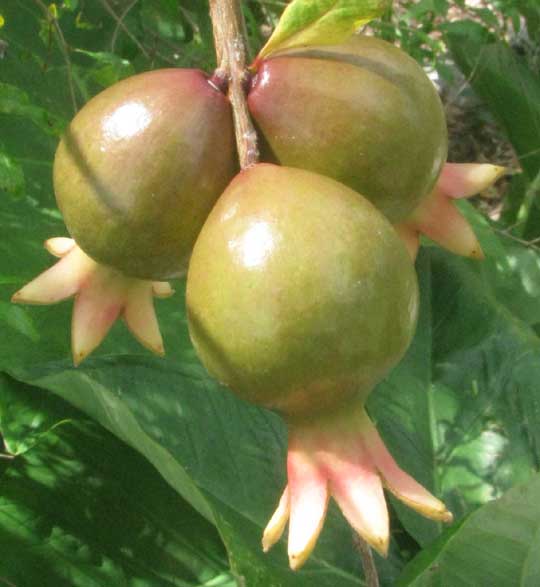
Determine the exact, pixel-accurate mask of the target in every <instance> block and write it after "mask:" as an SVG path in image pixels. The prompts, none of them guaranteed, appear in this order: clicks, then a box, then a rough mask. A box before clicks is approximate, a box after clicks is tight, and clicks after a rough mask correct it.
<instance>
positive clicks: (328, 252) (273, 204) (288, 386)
mask: <svg viewBox="0 0 540 587" xmlns="http://www.w3.org/2000/svg"><path fill="white" fill-rule="evenodd" d="M186 295H187V298H186V299H187V310H188V321H189V328H190V334H191V338H192V341H193V343H194V346H195V348H196V350H197V352H198V355H199V357H200V358H201V360H202V362H203V363H204V365H205V366H206V367H207V369H208V371H209V372H210V373H211V374H212V375H213V376H214V377H216V378H217V379H218V380H219V381H220V382H222V383H223V384H225V385H226V386H227V387H229V388H230V389H231V390H232V391H233V392H234V393H236V394H237V395H239V396H240V397H241V398H243V399H246V400H248V401H250V402H253V403H256V404H259V405H262V406H265V407H268V408H273V409H277V410H279V411H280V412H281V413H282V414H283V415H284V417H285V419H286V420H287V423H288V425H289V456H288V478H289V483H288V487H287V488H286V490H285V492H284V494H283V497H282V499H281V502H280V505H279V507H278V510H277V511H276V514H275V515H274V516H273V517H272V519H271V521H270V523H269V525H268V527H267V529H266V531H265V535H264V538H263V545H264V548H265V549H268V548H269V547H270V546H271V545H272V544H273V543H275V542H276V541H277V540H278V539H279V536H280V535H281V532H282V531H283V528H284V526H285V524H286V522H287V520H288V519H289V518H290V521H289V557H290V562H291V566H292V567H293V568H298V567H299V566H300V565H301V564H302V563H303V562H304V561H305V560H306V558H307V556H308V555H309V553H310V551H311V549H312V548H313V546H314V544H315V541H316V539H317V535H318V533H319V532H320V530H321V527H322V523H323V520H324V515H325V512H326V505H327V501H328V496H329V494H330V493H331V494H332V495H333V497H334V498H335V499H336V501H337V502H338V504H339V505H340V507H341V509H342V511H343V513H344V514H345V516H346V517H347V519H348V520H349V522H350V523H351V525H352V526H353V527H354V528H355V530H357V531H358V532H359V533H360V534H362V536H364V538H365V539H366V540H367V541H368V542H369V543H370V544H371V545H372V546H374V547H375V548H377V549H378V550H379V551H380V552H382V553H385V552H386V549H387V547H388V536H389V531H388V514H387V510H386V502H385V500H384V496H383V492H382V482H381V475H382V476H383V477H384V479H385V483H386V485H387V486H388V487H389V488H390V490H391V491H393V492H394V493H395V494H396V495H397V496H398V497H400V498H401V499H402V500H403V501H405V502H406V503H407V504H409V505H411V506H412V507H415V508H416V509H417V510H419V511H421V512H422V513H424V514H426V515H428V516H430V517H434V518H437V519H449V516H450V514H449V513H448V512H447V510H446V508H445V507H444V505H443V504H442V503H441V502H439V501H438V500H437V499H436V498H434V497H433V496H431V495H430V494H429V493H428V492H427V491H426V490H425V489H423V488H422V487H421V486H419V485H418V484H417V483H416V482H415V481H414V480H413V479H412V478H410V477H409V476H408V475H406V473H404V472H403V471H401V469H399V467H397V465H396V464H395V462H394V461H393V459H392V457H391V456H390V455H389V453H388V451H387V450H386V448H385V447H384V444H383V443H382V440H381V439H380V437H379V436H378V434H377V431H376V429H375V427H374V426H373V424H372V423H371V421H370V420H369V418H368V416H367V414H366V413H365V410H364V403H365V400H366V398H367V396H368V394H369V393H370V391H371V390H372V389H373V387H374V386H375V385H376V384H377V383H378V382H379V381H380V380H381V379H382V378H383V377H384V376H385V375H386V374H387V373H388V372H389V370H390V369H391V368H392V367H393V366H394V365H395V364H396V363H397V362H398V361H399V360H400V358H401V357H402V355H403V354H404V352H405V351H406V349H407V347H408V345H409V343H410V341H411V338H412V335H413V332H414V329H415V324H416V317H417V306H418V288H417V281H416V275H415V272H414V268H413V264H412V262H411V259H410V257H409V255H408V253H407V250H406V248H405V246H404V245H403V243H402V242H401V240H400V239H399V237H398V236H397V234H396V232H395V231H394V229H393V227H392V226H391V224H390V223H389V222H388V220H387V219H386V218H385V217H384V216H383V215H382V214H381V213H380V212H379V211H378V210H377V209H376V208H375V207H374V206H373V205H372V204H371V203H370V202H369V201H368V200H366V199H365V198H363V197H362V196H360V195H359V194H357V193H356V192H354V191H353V190H351V189H349V188H347V187H346V186H344V185H342V184H340V183H338V182H336V181H334V180H332V179H329V178H327V177H324V176H321V175H318V174H315V173H312V172H309V171H305V170H300V169H293V168H287V167H279V166H276V165H270V164H260V165H257V166H254V167H252V168H249V169H247V170H245V171H242V172H241V173H240V174H239V175H238V176H237V177H236V178H235V179H234V180H233V181H232V183H231V184H230V185H229V186H228V188H227V189H226V191H225V192H224V194H223V195H222V196H221V198H220V199H219V200H218V202H217V204H216V206H215V207H214V209H213V210H212V212H211V213H210V215H209V216H208V219H207V221H206V223H205V225H204V227H203V229H202V231H201V233H200V235H199V238H198V239H197V242H196V244H195V247H194V250H193V255H192V258H191V261H190V266H189V271H188V281H187V294H186Z"/></svg>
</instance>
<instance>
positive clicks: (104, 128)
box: [54, 69, 237, 279]
mask: <svg viewBox="0 0 540 587" xmlns="http://www.w3.org/2000/svg"><path fill="white" fill-rule="evenodd" d="M236 170H237V160H236V151H235V146H234V130H233V123H232V112H231V107H230V104H229V102H228V100H227V98H226V96H225V95H224V94H222V93H221V92H219V91H218V90H217V89H216V88H214V87H213V86H212V85H211V84H210V83H209V82H208V80H207V78H206V76H205V74H204V73H203V72H201V71H198V70H190V69H163V70H156V71H151V72H147V73H143V74H140V75H136V76H133V77H131V78H128V79H125V80H123V81H121V82H119V83H117V84H115V85H114V86H111V87H110V88H107V89H106V90H105V91H103V92H101V93H100V94H98V95H97V96H96V97H94V98H93V99H92V100H90V101H89V102H88V103H87V104H86V105H85V106H84V108H82V110H81V111H80V112H79V113H78V114H77V115H76V116H75V118H74V119H73V121H72V122H71V124H70V125H69V127H68V129H67V131H66V132H65V134H64V136H63V138H62V140H61V143H60V145H59V147H58V150H57V152H56V157H55V161H54V188H55V193H56V198H57V202H58V205H59V207H60V210H61V212H62V214H63V216H64V220H65V222H66V226H67V228H68V230H69V232H70V234H71V235H72V236H73V238H74V239H75V240H76V241H77V243H78V244H79V246H80V247H81V248H82V249H83V250H84V251H85V252H86V253H87V254H88V255H89V256H90V257H92V258H93V259H94V260H95V261H98V262H99V263H102V264H105V265H110V266H112V267H115V268H116V269H119V270H121V271H122V272H124V273H125V274H126V275H129V276H131V277H137V278H141V279H166V278H169V277H174V276H177V275H179V274H181V273H182V272H184V271H185V267H186V264H187V260H188V257H189V255H190V253H191V249H192V246H193V244H194V242H195V239H196V237H197V234H198V233H199V230H200V229H201V227H202V225H203V223H204V220H205V219H206V216H207V215H208V213H209V212H210V210H211V208H212V206H213V205H214V203H215V201H216V200H217V198H218V197H219V195H220V194H221V192H222V191H223V189H224V188H225V186H226V185H227V184H228V183H229V181H230V180H231V178H232V177H233V176H234V174H235V173H236Z"/></svg>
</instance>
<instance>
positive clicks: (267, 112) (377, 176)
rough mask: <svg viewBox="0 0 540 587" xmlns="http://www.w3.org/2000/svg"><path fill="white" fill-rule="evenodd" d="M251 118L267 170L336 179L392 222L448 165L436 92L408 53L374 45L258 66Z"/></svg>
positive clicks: (368, 40)
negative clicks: (286, 168) (275, 165)
mask: <svg viewBox="0 0 540 587" xmlns="http://www.w3.org/2000/svg"><path fill="white" fill-rule="evenodd" d="M249 108H250V111H251V113H252V115H253V117H254V119H255V122H256V124H257V125H258V127H259V130H260V131H261V134H262V135H263V139H264V140H263V157H264V158H265V160H267V161H272V162H279V163H281V164H282V165H290V166H292V167H300V168H302V169H308V170H311V171H315V172H317V173H320V174H322V175H326V176H328V177H332V178H333V179H336V180H338V181H340V182H342V183H344V184H346V185H348V186H349V187H351V188H352V189H354V190H356V191H358V192H359V193H361V194H363V195H364V196H365V197H367V198H368V199H370V200H371V201H372V202H373V203H374V204H375V205H376V206H377V207H378V208H379V209H380V210H381V211H382V212H383V213H384V214H385V215H386V216H387V218H389V219H390V220H391V221H392V222H398V221H401V220H403V219H404V218H406V217H407V216H408V215H409V214H410V213H411V212H412V211H413V210H414V209H415V208H416V207H417V205H418V204H419V203H420V201H421V200H422V198H423V197H424V196H426V194H427V193H428V192H429V191H430V190H431V188H432V187H433V185H434V183H435V181H436V179H437V177H438V175H439V173H440V170H441V167H442V165H443V163H444V162H445V160H446V153H447V131H446V123H445V116H444V111H443V108H442V105H441V101H440V99H439V96H438V95H437V92H436V90H435V88H434V87H433V84H432V83H431V81H430V80H429V78H428V77H427V76H426V74H425V73H424V71H423V70H422V68H421V67H420V66H419V65H418V64H417V63H416V62H415V61H414V60H413V59H412V58H410V57H409V56H408V55H407V54H406V53H404V52H403V51H401V50H400V49H398V48H397V47H394V46H393V45H390V44H389V43H387V42H385V41H382V40H380V39H376V38H373V37H362V36H355V37H353V38H352V39H351V40H350V41H348V42H346V43H344V44H342V45H336V46H328V47H309V48H304V49H297V50H289V51H287V52H284V53H281V54H277V56H276V57H273V58H270V59H268V60H265V61H263V62H262V63H261V64H260V65H259V69H258V71H257V74H256V77H255V78H254V82H253V85H252V89H251V91H250V94H249ZM265 143H266V144H265Z"/></svg>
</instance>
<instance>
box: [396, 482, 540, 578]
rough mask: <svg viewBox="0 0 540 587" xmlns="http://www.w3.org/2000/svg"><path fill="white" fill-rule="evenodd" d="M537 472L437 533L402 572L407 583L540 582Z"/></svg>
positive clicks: (539, 509)
mask: <svg viewBox="0 0 540 587" xmlns="http://www.w3.org/2000/svg"><path fill="white" fill-rule="evenodd" d="M539 549H540V475H535V476H534V477H532V478H531V479H530V481H529V482H528V483H526V484H524V485H520V486H518V487H515V488H513V489H511V490H510V491H508V493H506V494H505V495H504V496H503V497H501V498H499V499H497V500H496V501H493V502H491V503H489V504H487V505H485V506H483V507H481V508H480V509H478V510H477V511H475V512H474V513H473V514H471V515H470V516H469V517H468V518H467V519H466V520H464V522H463V523H462V524H461V526H460V527H458V528H456V529H453V530H452V531H449V532H447V533H446V534H445V535H443V536H442V537H441V538H440V540H438V541H437V543H436V544H434V545H433V546H432V547H431V548H429V549H428V550H426V551H425V552H423V553H422V554H421V555H419V556H418V557H417V558H416V559H415V560H414V561H413V562H412V563H410V565H409V566H408V567H407V569H406V570H405V572H404V574H403V577H402V578H401V579H400V581H399V585H401V586H405V585H410V586H411V587H443V586H446V585H452V586H454V585H455V586H456V587H457V586H458V585H459V587H478V586H480V585H489V587H510V586H513V585H516V586H517V585H519V586H520V587H536V586H537V585H538V584H539V583H540V564H539V559H538V552H539Z"/></svg>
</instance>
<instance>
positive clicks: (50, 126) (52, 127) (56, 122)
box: [0, 82, 63, 136]
mask: <svg viewBox="0 0 540 587" xmlns="http://www.w3.org/2000/svg"><path fill="white" fill-rule="evenodd" d="M0 114H8V115H14V116H22V117H25V118H28V119H29V120H31V121H32V122H33V123H34V124H36V125H37V126H38V127H39V128H40V129H41V130H42V131H44V132H46V133H48V134H52V135H56V136H59V135H60V133H61V132H62V128H63V121H62V120H60V119H59V118H58V117H56V116H54V115H52V114H51V113H50V112H47V110H45V109H44V108H41V107H39V106H35V105H33V104H32V103H31V102H30V98H29V97H28V95H27V94H26V92H24V91H23V90H21V89H19V88H17V87H16V86H13V85H11V84H6V83H3V82H0Z"/></svg>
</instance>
